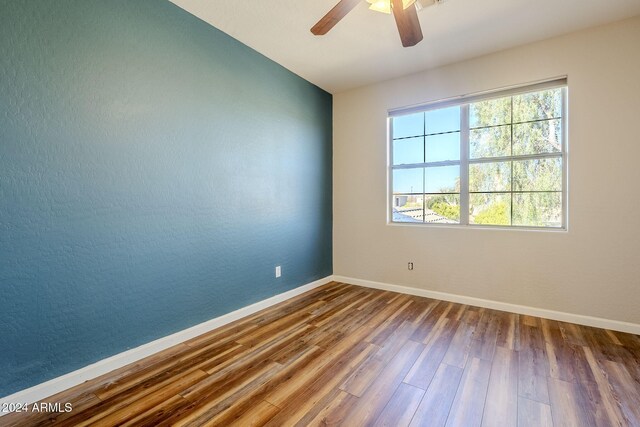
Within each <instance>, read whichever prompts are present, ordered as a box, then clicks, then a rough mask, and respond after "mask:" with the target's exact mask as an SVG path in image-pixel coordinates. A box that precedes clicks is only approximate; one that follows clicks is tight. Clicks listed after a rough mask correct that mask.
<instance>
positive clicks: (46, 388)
mask: <svg viewBox="0 0 640 427" xmlns="http://www.w3.org/2000/svg"><path fill="white" fill-rule="evenodd" d="M332 280H333V276H327V277H325V278H323V279H319V280H316V281H315V282H311V283H308V284H306V285H302V286H300V287H297V288H295V289H292V290H290V291H287V292H283V293H281V294H278V295H275V296H272V297H271V298H267V299H265V300H263V301H259V302H257V303H255V304H251V305H249V306H246V307H242V308H240V309H238V310H236V311H232V312H231V313H227V314H224V315H222V316H220V317H216V318H215V319H211V320H208V321H206V322H204V323H200V324H198V325H195V326H192V327H190V328H188V329H184V330H182V331H179V332H176V333H174V334H171V335H168V336H166V337H163V338H159V339H157V340H155V341H152V342H150V343H147V344H143V345H141V346H140V347H136V348H132V349H131V350H127V351H125V352H122V353H119V354H116V355H114V356H111V357H108V358H106V359H103V360H100V361H98V362H96V363H93V364H91V365H88V366H85V367H84V368H80V369H78V370H77V371H73V372H70V373H68V374H65V375H62V376H60V377H57V378H54V379H52V380H49V381H47V382H44V383H41V384H38V385H36V386H33V387H30V388H28V389H25V390H22V391H19V392H17V393H14V394H11V395H9V396H6V397H3V398H2V399H0V406H2V404H3V403H26V404H31V403H34V402H37V401H39V400H42V399H45V398H47V397H49V396H52V395H54V394H56V393H59V392H61V391H64V390H67V389H69V388H71V387H74V386H76V385H78V384H82V383H83V382H85V381H88V380H91V379H94V378H97V377H99V376H100V375H103V374H106V373H108V372H111V371H113V370H115V369H118V368H121V367H123V366H126V365H128V364H130V363H133V362H137V361H138V360H141V359H144V358H145V357H147V356H151V355H152V354H155V353H158V352H160V351H162V350H165V349H167V348H169V347H172V346H174V345H176V344H180V343H182V342H184V341H187V340H189V339H191V338H194V337H197V336H198V335H202V334H204V333H206V332H209V331H211V330H213V329H216V328H219V327H220V326H224V325H226V324H228V323H231V322H233V321H235V320H238V319H241V318H243V317H246V316H249V315H251V314H253V313H256V312H258V311H260V310H263V309H265V308H268V307H271V306H272V305H275V304H278V303H280V302H283V301H286V300H288V299H289V298H293V297H294V296H297V295H300V294H303V293H305V292H307V291H309V290H311V289H314V288H317V287H318V286H322V285H325V284H327V283H329V282H331V281H332ZM2 415H6V413H2V412H1V411H0V416H2Z"/></svg>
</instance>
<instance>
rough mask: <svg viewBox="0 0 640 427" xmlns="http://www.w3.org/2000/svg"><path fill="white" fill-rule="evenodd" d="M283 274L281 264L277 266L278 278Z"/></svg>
mask: <svg viewBox="0 0 640 427" xmlns="http://www.w3.org/2000/svg"><path fill="white" fill-rule="evenodd" d="M280 276H282V269H281V268H280V266H279V265H278V266H276V278H278V277H280Z"/></svg>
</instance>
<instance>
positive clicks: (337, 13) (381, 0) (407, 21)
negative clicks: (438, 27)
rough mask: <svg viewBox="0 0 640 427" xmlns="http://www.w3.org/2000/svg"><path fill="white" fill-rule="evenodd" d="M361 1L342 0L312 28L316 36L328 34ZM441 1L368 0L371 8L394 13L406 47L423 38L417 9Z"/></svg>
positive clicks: (401, 38) (403, 44)
mask: <svg viewBox="0 0 640 427" xmlns="http://www.w3.org/2000/svg"><path fill="white" fill-rule="evenodd" d="M360 1H361V0H340V1H339V2H338V4H336V5H335V6H334V7H333V9H331V10H330V11H329V13H327V14H326V15H325V16H323V17H322V19H320V20H319V21H318V22H317V23H316V25H314V26H313V27H312V28H311V32H312V33H313V34H315V35H316V36H321V35H324V34H327V33H328V32H329V30H330V29H332V28H333V27H334V26H335V25H336V24H337V23H338V22H340V20H341V19H342V18H344V17H345V16H346V15H347V13H349V12H350V11H351V10H352V9H353V8H354V7H356V5H357V4H358V3H360ZM440 1H442V0H419V1H416V0H367V2H368V3H369V4H370V5H371V6H369V9H371V10H375V11H378V12H383V13H393V17H394V18H395V20H396V26H397V27H398V32H399V33H400V40H401V41H402V46H404V47H410V46H415V45H416V44H418V43H419V42H420V41H421V40H422V30H421V29H420V21H418V13H417V10H418V9H422V7H424V6H427V5H430V4H434V3H439V2H440ZM417 8H418V9H417Z"/></svg>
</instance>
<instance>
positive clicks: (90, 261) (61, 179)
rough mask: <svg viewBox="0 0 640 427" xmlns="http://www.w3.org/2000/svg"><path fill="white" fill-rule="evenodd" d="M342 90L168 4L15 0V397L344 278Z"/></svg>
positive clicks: (11, 180)
mask: <svg viewBox="0 0 640 427" xmlns="http://www.w3.org/2000/svg"><path fill="white" fill-rule="evenodd" d="M331 103H332V99H331V95H329V94H327V93H326V92H323V91H321V90H320V89H318V88H317V87H315V86H313V85H311V84H310V83H308V82H306V81H304V80H302V79H301V78H299V77H297V76H295V75H293V74H292V73H290V72H288V71H287V70H285V69H284V68H282V67H281V66H279V65H277V64H275V63H273V62H271V61H269V60H268V59H266V58H265V57H263V56H261V55H259V54H258V53H256V52H254V51H252V50H251V49H249V48H247V47H246V46H244V45H242V44H240V43H239V42H237V41H235V40H233V39H231V38H230V37H228V36H226V35H225V34H223V33H221V32H219V31H218V30H216V29H214V28H212V27H211V26H209V25H207V24H205V23H203V22H201V21H199V20H198V19H197V18H195V17H193V16H191V15H189V14H188V13H186V12H184V11H182V10H181V9H179V8H178V7H176V6H175V5H173V4H171V3H169V2H168V1H158V0H136V1H128V0H56V1H48V0H29V1H15V0H0V203H1V204H0V396H4V395H7V394H10V393H12V392H15V391H18V390H20V389H23V388H26V387H29V386H32V385H35V384H37V383H39V382H42V381H45V380H48V379H51V378H53V377H56V376H58V375H61V374H64V373H67V372H69V371H72V370H74V369H77V368H80V367H82V366H85V365H87V364H89V363H92V362H95V361H97V360H100V359H102V358H104V357H107V356H110V355H113V354H116V353H119V352H121V351H124V350H126V349H128V348H132V347H135V346H138V345H141V344H144V343H146V342H149V341H151V340H153V339H156V338H159V337H162V336H166V335H168V334H170V333H173V332H176V331H179V330H182V329H184V328H186V327H189V326H192V325H194V324H197V323H200V322H203V321H206V320H208V319H211V318H214V317H216V316H219V315H222V314H224V313H227V312H229V311H232V310H234V309H238V308H240V307H243V306H246V305H248V304H251V303H254V302H256V301H259V300H262V299H265V298H267V297H269V296H272V295H274V294H278V293H281V292H284V291H286V290H289V289H292V288H295V287H297V286H299V285H302V284H305V283H308V282H311V281H313V280H315V279H319V278H321V277H325V276H327V275H329V274H331V272H332V264H331V244H332V243H331V221H332V220H331V215H332V213H331V197H332V196H331V156H332V147H331V138H332V136H331V131H332V124H331V108H332V107H331ZM276 265H282V272H283V277H282V278H280V279H275V278H274V267H275V266H276Z"/></svg>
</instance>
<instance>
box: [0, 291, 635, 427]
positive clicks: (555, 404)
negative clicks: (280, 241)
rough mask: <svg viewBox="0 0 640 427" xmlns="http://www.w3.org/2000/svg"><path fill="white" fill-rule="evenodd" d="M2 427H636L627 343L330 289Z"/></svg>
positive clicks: (442, 305) (464, 309)
mask: <svg viewBox="0 0 640 427" xmlns="http://www.w3.org/2000/svg"><path fill="white" fill-rule="evenodd" d="M45 401H46V402H49V403H53V402H61V403H63V404H64V403H67V402H70V403H72V404H73V411H72V412H69V413H22V414H17V413H16V414H9V415H6V416H4V417H1V418H0V425H2V426H39V425H51V424H54V425H58V426H74V427H77V426H86V425H96V426H115V425H123V426H165V425H175V426H203V425H211V426H216V425H220V426H231V425H237V426H254V425H266V426H293V425H299V426H333V425H344V426H361V425H367V426H430V427H431V426H433V427H437V426H447V427H448V426H465V427H472V426H483V427H489V426H498V427H505V426H507V427H508V426H518V427H528V426H531V427H543V426H556V427H560V426H579V427H584V426H597V427H599V426H640V337H638V336H636V335H630V334H624V333H619V332H613V331H607V330H603V329H596V328H589V327H584V326H578V325H573V324H568V323H562V322H556V321H552V320H546V319H540V318H536V317H530V316H521V315H516V314H511V313H506V312H500V311H495V310H489V309H484V308H478V307H471V306H466V305H461V304H455V303H449V302H444V301H436V300H432V299H427V298H420V297H415V296H409V295H403V294H396V293H392V292H385V291H379V290H374V289H367V288H361V287H357V286H352V285H346V284H342V283H330V284H328V285H325V286H323V287H320V288H316V289H314V290H312V291H310V292H307V293H306V294H303V295H300V296H297V297H295V298H293V299H290V300H288V301H286V302H284V303H282V304H279V305H277V306H274V307H270V308H268V309H266V310H263V311H261V312H259V313H256V314H254V315H252V316H249V317H247V318H244V319H241V320H239V321H237V322H234V323H231V324H229V325H226V326H224V327H222V328H220V329H217V330H214V331H212V332H210V333H207V334H205V335H202V336H199V337H196V338H194V339H191V340H189V341H187V342H185V343H182V344H179V345H177V346H175V347H172V348H170V349H167V350H165V351H163V352H161V353H158V354H156V355H153V356H151V357H149V358H147V359H145V360H142V361H139V362H137V363H134V364H132V365H129V366H126V367H123V368H121V369H118V370H116V371H114V372H111V373H109V374H106V375H104V376H102V377H100V378H97V379H95V380H91V381H89V382H86V383H84V384H82V385H80V386H77V387H74V388H72V389H70V390H67V391H65V392H63V393H60V394H58V395H56V396H52V397H51V398H49V399H45Z"/></svg>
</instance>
